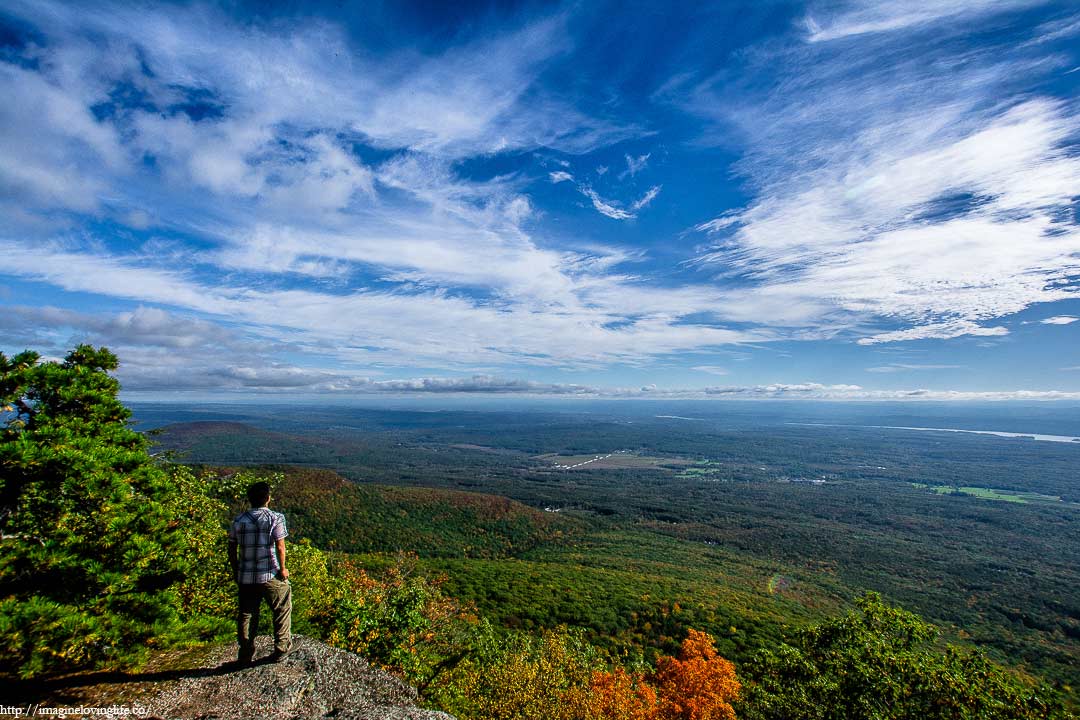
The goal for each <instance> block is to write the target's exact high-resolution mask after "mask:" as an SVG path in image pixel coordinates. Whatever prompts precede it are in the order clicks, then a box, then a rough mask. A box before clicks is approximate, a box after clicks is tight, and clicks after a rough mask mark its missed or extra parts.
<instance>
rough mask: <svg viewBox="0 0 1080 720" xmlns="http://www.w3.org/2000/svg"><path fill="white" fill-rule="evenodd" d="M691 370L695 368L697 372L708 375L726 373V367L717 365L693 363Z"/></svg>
mask: <svg viewBox="0 0 1080 720" xmlns="http://www.w3.org/2000/svg"><path fill="white" fill-rule="evenodd" d="M690 369H691V370H697V371H698V372H703V373H708V374H710V375H727V374H728V371H727V368H722V367H718V366H716V365H695V366H694V367H692V368H690Z"/></svg>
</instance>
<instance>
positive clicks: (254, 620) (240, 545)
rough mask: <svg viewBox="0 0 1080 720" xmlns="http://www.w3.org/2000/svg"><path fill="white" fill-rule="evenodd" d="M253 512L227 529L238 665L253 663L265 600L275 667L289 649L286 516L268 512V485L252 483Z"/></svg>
mask: <svg viewBox="0 0 1080 720" xmlns="http://www.w3.org/2000/svg"><path fill="white" fill-rule="evenodd" d="M247 495H248V502H250V503H251V509H250V510H246V511H245V512H243V513H241V514H240V515H239V516H237V518H236V520H234V521H233V524H232V526H231V527H230V528H229V564H230V565H232V569H233V575H234V576H235V578H236V583H237V585H238V586H239V588H240V598H239V600H240V602H239V608H238V612H237V618H236V641H237V642H238V643H239V644H240V651H239V653H238V654H237V658H236V661H237V663H238V664H240V665H247V664H249V663H251V661H252V660H253V659H254V657H255V636H256V635H257V634H258V632H259V608H260V606H261V605H262V601H263V600H264V599H265V600H266V603H267V605H269V606H270V610H271V612H272V613H273V615H274V653H273V655H271V656H270V661H271V662H278V661H279V660H281V659H282V658H283V657H285V655H287V654H288V652H289V650H290V649H291V648H292V586H290V585H289V571H288V570H286V569H285V537H286V536H287V535H288V534H289V532H288V530H286V529H285V516H284V515H282V514H281V513H278V512H274V511H273V510H270V509H269V508H268V507H267V505H268V504H269V502H270V485H269V483H265V482H257V483H253V484H252V485H251V486H250V487H249V488H248V493H247Z"/></svg>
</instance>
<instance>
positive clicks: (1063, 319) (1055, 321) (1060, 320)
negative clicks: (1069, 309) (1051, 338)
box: [1039, 315, 1080, 325]
mask: <svg viewBox="0 0 1080 720" xmlns="http://www.w3.org/2000/svg"><path fill="white" fill-rule="evenodd" d="M1077 320H1080V318H1074V317H1072V316H1071V315H1057V316H1056V317H1048V318H1045V319H1043V320H1040V321H1039V322H1040V323H1042V324H1043V325H1071V324H1072V323H1074V322H1076V321H1077Z"/></svg>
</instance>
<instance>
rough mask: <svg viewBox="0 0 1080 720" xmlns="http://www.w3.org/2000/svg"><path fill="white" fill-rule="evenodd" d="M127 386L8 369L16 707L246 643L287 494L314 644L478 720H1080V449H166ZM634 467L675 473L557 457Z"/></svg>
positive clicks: (396, 436)
mask: <svg viewBox="0 0 1080 720" xmlns="http://www.w3.org/2000/svg"><path fill="white" fill-rule="evenodd" d="M117 362H118V361H117V358H116V357H115V356H113V355H112V354H111V353H110V352H108V351H107V350H105V349H97V348H93V347H89V346H80V347H78V348H76V349H75V350H74V351H72V352H71V353H70V354H69V355H68V356H67V357H66V358H65V359H64V360H62V361H43V360H42V359H41V358H40V357H39V356H38V355H37V354H36V353H33V352H25V353H21V354H18V355H15V356H13V357H10V358H9V357H6V356H4V355H2V354H0V404H2V412H3V416H2V417H3V421H4V426H3V430H2V435H0V538H2V539H0V542H2V545H3V548H2V549H3V552H2V553H0V673H2V674H3V675H4V678H5V680H6V681H8V682H11V683H22V684H23V685H24V686H25V687H26V688H32V687H33V683H35V682H36V681H39V680H40V679H42V678H48V677H51V676H55V675H57V674H60V673H70V672H73V671H79V670H89V669H100V668H122V667H138V666H139V665H140V663H142V662H145V660H146V658H147V657H148V655H149V654H152V653H154V652H157V651H160V650H163V649H168V648H175V647H188V646H192V645H198V644H206V643H222V642H230V641H231V639H232V631H233V617H234V613H235V586H234V585H233V584H232V579H231V577H230V574H229V570H228V564H227V562H226V553H225V527H226V526H227V523H228V522H229V520H230V519H231V517H233V516H234V515H235V514H236V512H238V511H239V510H240V509H241V508H242V507H243V502H242V501H241V498H243V496H244V493H245V490H246V488H247V486H248V484H250V483H251V482H253V481H255V480H256V479H266V480H269V481H270V482H271V483H272V484H273V485H274V500H273V507H274V508H275V509H277V510H280V511H282V512H284V513H285V514H286V516H287V517H288V519H289V526H290V536H289V551H288V552H289V558H290V563H289V564H290V569H291V571H292V576H291V579H292V582H293V584H294V596H295V601H294V602H295V607H294V615H293V618H294V620H293V623H294V631H295V632H298V633H300V634H304V635H309V636H313V637H317V638H319V639H321V640H323V641H325V642H327V643H329V644H331V645H334V646H336V647H340V648H344V649H347V650H350V651H353V652H357V653H359V654H361V655H363V656H364V657H366V658H368V659H369V660H370V661H371V662H373V663H376V664H378V665H380V666H382V667H385V668H387V669H389V670H391V671H392V672H394V673H396V674H398V675H400V676H402V677H403V678H405V679H406V680H407V681H408V682H410V683H411V684H413V685H415V686H416V687H417V688H418V689H419V691H420V693H421V697H422V698H423V700H424V702H425V703H426V704H428V705H429V706H431V707H433V708H438V709H443V710H446V711H447V712H450V713H452V714H454V715H455V716H457V717H458V718H461V719H462V720H466V719H469V718H477V719H479V718H508V719H509V718H568V719H569V718H582V719H586V718H589V719H591V718H605V719H606V718H611V719H614V718H640V719H642V720H644V719H646V718H648V719H652V720H668V719H674V718H680V719H682V718H686V719H691V718H693V719H695V720H697V719H701V720H705V719H706V718H734V717H738V718H762V719H764V718H777V719H779V718H1067V717H1073V715H1072V714H1071V709H1072V708H1075V692H1074V684H1075V681H1076V670H1075V666H1076V659H1077V648H1078V643H1080V625H1078V623H1080V608H1078V607H1077V602H1080V601H1078V599H1077V596H1076V593H1075V588H1076V587H1077V586H1078V584H1080V583H1078V578H1077V573H1078V570H1077V568H1078V567H1080V558H1078V556H1077V552H1078V549H1077V546H1076V541H1075V522H1076V512H1077V508H1076V504H1077V501H1078V499H1080V494H1078V493H1080V480H1078V479H1077V478H1076V477H1075V474H1074V473H1071V472H1070V470H1069V468H1071V467H1074V465H1072V464H1071V463H1073V462H1074V460H1075V458H1074V457H1073V455H1070V452H1072V451H1075V448H1062V449H1057V450H1054V451H1048V452H1044V453H1042V454H1040V455H1039V456H1038V458H1035V457H1034V456H1033V455H1032V456H1030V457H1028V455H1029V454H1030V453H1032V451H1031V449H1030V448H1029V447H1026V446H1022V445H1019V444H1018V445H1016V446H1015V450H1013V449H1010V450H1008V451H1001V450H1000V449H999V448H1001V447H1002V446H1001V445H1000V444H997V445H994V444H992V443H991V442H989V441H988V440H989V439H986V438H966V439H961V440H960V445H961V451H962V452H963V453H966V455H965V456H964V457H961V458H959V459H958V456H957V454H956V452H955V451H954V452H946V449H945V448H944V447H940V446H937V447H935V446H934V445H933V441H932V440H930V439H926V438H913V439H910V440H896V439H894V438H886V437H885V436H884V435H883V434H881V433H873V432H868V433H862V434H859V433H856V431H850V432H845V433H834V434H832V435H827V436H822V435H821V434H817V435H815V434H814V432H813V431H811V430H809V429H799V428H792V429H789V430H787V431H786V434H782V436H780V437H779V438H778V437H775V436H774V437H772V438H764V437H762V436H761V435H760V433H759V434H756V435H751V434H740V433H739V432H737V431H733V430H707V431H692V430H688V431H686V432H677V433H673V432H667V433H660V432H657V429H656V428H655V427H649V426H647V425H639V426H637V427H634V426H629V425H620V424H606V423H603V422H597V421H595V419H591V420H590V421H589V422H578V421H576V420H574V419H571V418H555V419H550V421H545V422H540V423H537V422H525V421H521V420H516V421H515V420H514V419H513V418H506V417H494V418H493V417H491V416H486V417H481V416H482V415H484V414H483V413H461V414H458V415H454V416H452V417H451V416H446V417H441V418H434V419H432V418H424V419H423V421H422V422H421V420H420V419H416V418H412V416H408V414H405V415H399V416H396V418H395V419H394V420H393V421H390V420H388V417H389V414H388V413H378V412H373V413H370V414H367V415H364V416H363V417H358V419H357V421H356V423H357V424H356V426H355V427H352V428H350V429H349V430H348V431H345V430H339V431H336V432H326V431H325V430H320V431H319V432H311V433H304V432H302V431H297V430H295V428H292V429H290V428H288V427H286V426H285V425H284V424H279V425H277V426H273V425H271V426H269V427H266V426H264V427H254V426H252V425H250V424H247V423H240V422H233V421H225V422H216V423H186V424H182V425H174V426H171V427H166V428H165V429H164V431H163V432H161V433H160V434H153V433H151V434H149V435H148V434H147V433H143V432H139V431H137V430H136V428H135V427H134V426H133V422H132V411H131V410H130V409H129V408H128V407H125V405H124V404H123V403H121V402H120V400H119V398H118V392H119V385H118V383H117V381H116V380H115V379H114V378H113V377H112V376H111V375H110V372H111V371H113V370H115V368H116V367H117ZM414 420H415V423H414V422H413V421H414ZM291 422H293V423H300V424H304V423H306V424H308V425H309V426H310V427H314V426H315V425H314V423H312V422H311V419H310V418H303V417H301V416H296V415H294V416H293V418H292V420H291ZM358 428H359V429H358ZM855 435H858V437H855ZM623 449H625V450H626V451H627V454H628V455H633V456H634V457H636V458H647V459H648V461H644V460H643V461H641V462H636V463H627V464H626V466H625V467H621V466H614V467H601V466H599V465H597V466H596V467H595V468H589V467H588V466H587V465H586V466H583V468H584V469H582V470H575V471H573V472H569V471H561V470H555V469H553V468H552V466H553V463H552V461H551V460H550V458H544V457H542V456H543V455H545V454H549V453H555V454H557V455H559V456H563V457H572V456H575V455H582V454H584V455H592V454H594V453H596V454H599V453H608V452H612V451H615V450H623ZM180 451H183V452H184V453H186V454H185V455H183V456H180V455H179V452H180ZM1002 452H1004V456H1001V455H1000V454H1001V453H1002ZM181 462H183V463H184V464H181ZM1066 476H1068V477H1070V478H1071V483H1072V484H1071V485H1069V484H1066V483H1063V482H1061V481H1060V480H1059V478H1062V477H1066ZM973 477H978V478H979V481H978V482H976V481H973V480H972V478H973ZM920 485H921V486H920ZM940 487H956V488H963V489H968V488H971V487H985V488H992V489H995V490H998V491H1001V492H1000V493H998V494H1007V493H1006V492H1005V491H1014V492H1016V493H1028V494H1032V495H1030V497H1031V498H1033V499H1032V501H1031V502H1026V503H1017V502H1010V501H1008V500H1002V499H998V498H997V497H995V494H994V493H961V492H955V493H953V492H949V493H941V492H939V491H938V490H937V488H940ZM1025 497H1028V496H1025ZM1039 498H1045V500H1041V499H1039ZM1069 537H1073V538H1074V539H1073V540H1071V541H1070V540H1068V538H1069ZM1063 538H1064V539H1065V540H1063ZM912 557H917V558H918V559H919V561H918V563H913V562H911V558H912ZM916 613H918V614H916Z"/></svg>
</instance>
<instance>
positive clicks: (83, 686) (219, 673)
mask: <svg viewBox="0 0 1080 720" xmlns="http://www.w3.org/2000/svg"><path fill="white" fill-rule="evenodd" d="M235 647H236V646H235V645H220V646H216V647H214V648H211V649H210V650H209V651H206V652H202V653H201V654H198V655H197V656H193V655H192V654H186V655H181V656H177V657H173V658H172V659H171V660H169V661H168V662H167V664H166V665H164V666H163V665H162V664H161V663H158V664H157V666H156V668H155V667H153V666H152V667H150V668H147V670H146V671H144V672H140V673H132V674H124V675H117V674H97V675H96V676H95V675H93V674H92V675H89V676H84V677H83V678H82V680H79V679H77V678H70V679H69V680H68V682H67V683H65V685H66V686H64V687H53V688H51V690H50V691H49V692H47V693H46V694H45V695H44V696H39V697H38V698H35V699H34V701H35V702H39V703H41V705H42V706H46V705H51V706H53V707H58V706H63V705H66V706H69V707H70V706H72V705H75V704H81V705H82V706H84V707H94V706H96V707H102V706H109V705H121V706H127V707H131V708H133V709H134V708H136V707H137V708H138V711H140V712H142V713H147V714H144V715H143V717H150V718H162V719H166V720H171V719H172V718H184V719H185V720H190V719H192V718H198V719H201V720H211V719H220V720H233V719H235V720H240V719H241V718H244V719H245V720H246V719H247V718H265V719H266V720H285V719H287V718H288V719H290V720H308V719H309V718H310V719H314V718H327V717H332V718H335V719H338V720H360V719H361V718H363V719H364V720H453V718H452V717H451V716H450V715H447V714H445V713H441V712H436V711H433V710H424V709H422V708H420V707H418V706H417V693H416V690H415V689H414V688H412V687H410V686H409V685H406V684H405V683H404V682H402V681H401V680H399V679H397V678H396V677H394V676H393V675H390V674H389V673H386V672H384V671H382V670H379V669H377V668H374V667H372V666H371V665H369V664H368V663H367V661H365V660H364V659H363V658H361V657H360V656H358V655H354V654H352V653H349V652H345V651H344V650H338V649H336V648H332V647H330V646H328V645H325V644H323V643H321V642H318V641H316V640H312V639H310V638H305V637H301V636H295V637H294V638H293V651H292V652H291V653H290V654H289V655H288V656H286V657H285V658H284V659H283V660H281V661H280V662H278V663H271V662H269V659H268V656H269V655H270V651H271V650H272V647H271V643H270V640H269V638H266V637H261V638H259V642H258V643H257V645H256V654H255V657H256V660H255V662H254V663H253V664H252V665H248V666H246V667H239V668H238V667H235V666H233V665H231V664H230V661H231V660H233V659H234V658H235V657H236V654H235V653H236V650H235ZM185 666H186V667H185ZM162 667H166V668H167V669H161V668H162ZM72 680H74V682H72ZM68 717H71V716H70V715H69V716H68Z"/></svg>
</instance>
